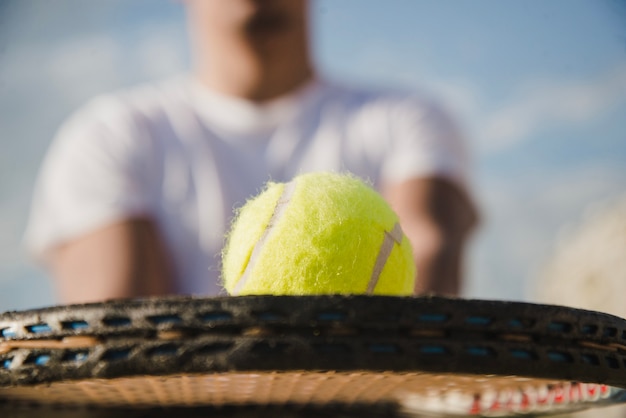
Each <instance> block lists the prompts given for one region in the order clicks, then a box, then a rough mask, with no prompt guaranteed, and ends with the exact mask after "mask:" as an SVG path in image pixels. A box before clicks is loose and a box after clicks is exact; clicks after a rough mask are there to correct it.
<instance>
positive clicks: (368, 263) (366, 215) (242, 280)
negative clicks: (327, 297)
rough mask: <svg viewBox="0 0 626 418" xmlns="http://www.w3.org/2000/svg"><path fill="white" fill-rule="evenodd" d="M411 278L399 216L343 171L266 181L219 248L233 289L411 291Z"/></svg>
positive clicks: (227, 283)
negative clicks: (286, 180)
mask: <svg viewBox="0 0 626 418" xmlns="http://www.w3.org/2000/svg"><path fill="white" fill-rule="evenodd" d="M415 277H416V272H415V263H414V261H413V255H412V250H411V245H410V243H409V240H408V239H407V238H406V236H405V235H404V233H403V232H402V229H401V228H400V223H399V220H398V216H397V215H396V214H395V213H394V211H393V210H392V209H391V208H390V207H389V205H388V204H387V202H386V201H385V200H384V199H383V198H382V197H381V196H380V195H379V194H378V193H377V192H376V191H374V190H373V189H372V188H371V187H369V186H368V185H366V184H365V183H364V182H363V181H361V180H359V179H357V178H356V177H354V176H352V175H347V174H335V173H310V174H303V175H300V176H298V177H296V178H295V179H294V180H293V181H291V182H289V183H286V184H285V183H272V182H270V183H268V184H267V186H266V188H265V190H264V191H263V192H262V193H261V194H260V195H258V196H257V197H255V198H253V199H252V200H250V201H248V202H247V203H246V204H245V206H244V207H243V208H241V209H240V210H239V212H238V214H237V216H236V219H235V221H234V222H233V226H232V230H231V232H230V234H229V236H228V239H227V244H226V246H225V249H224V252H223V254H222V279H223V284H224V287H225V288H226V290H227V291H228V292H229V293H230V294H231V295H250V294H257V295H258V294H272V295H311V294H377V295H411V294H412V293H413V288H414V282H415Z"/></svg>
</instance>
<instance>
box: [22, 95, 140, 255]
mask: <svg viewBox="0 0 626 418" xmlns="http://www.w3.org/2000/svg"><path fill="white" fill-rule="evenodd" d="M136 122H137V121H136V120H134V118H133V115H132V114H131V113H128V112H125V111H124V109H123V106H122V105H121V104H120V102H119V101H118V100H116V99H115V98H112V97H111V98H100V99H96V100H94V101H93V102H91V103H90V104H88V105H87V106H85V107H84V108H83V109H81V110H79V111H78V112H77V113H76V114H74V115H73V116H72V117H71V118H70V119H69V120H68V121H67V122H66V123H65V124H64V125H63V126H62V127H61V129H60V130H59V132H58V133H57V135H56V137H55V138H54V140H53V142H52V145H51V147H50V149H49V151H48V154H47V155H46V157H45V159H44V162H43V164H42V167H41V170H40V173H39V178H38V181H37V184H36V187H35V192H34V196H33V200H32V207H31V213H30V219H29V223H28V225H27V229H26V234H25V238H24V240H25V245H26V247H27V249H28V250H29V251H30V252H32V253H33V255H34V256H36V257H41V256H42V255H44V254H45V252H46V251H47V250H49V249H51V248H52V247H54V246H55V245H57V244H60V243H62V242H65V241H68V240H71V239H73V238H77V237H79V236H82V235H84V234H88V233H89V232H92V231H94V230H96V229H98V228H100V227H103V226H106V225H108V224H111V223H114V222H116V221H119V220H122V219H128V218H130V217H135V216H143V215H149V214H150V212H151V210H152V208H151V201H152V197H151V196H152V190H151V189H150V186H149V184H147V177H148V176H149V172H148V170H146V163H145V161H144V160H142V159H141V158H140V157H141V154H142V151H143V153H145V150H142V149H141V146H142V143H141V142H142V141H141V135H140V132H139V130H138V128H137V125H138V124H137V123H136Z"/></svg>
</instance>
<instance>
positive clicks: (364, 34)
mask: <svg viewBox="0 0 626 418" xmlns="http://www.w3.org/2000/svg"><path fill="white" fill-rule="evenodd" d="M312 4H313V6H312V7H313V23H314V24H313V34H314V36H313V41H314V51H315V57H316V61H317V63H318V68H319V69H320V72H321V73H323V74H325V75H326V76H328V77H332V78H337V79H340V80H345V81H348V80H349V81H350V82H351V83H358V84H372V85H388V86H394V87H406V88H410V89H414V90H419V91H424V92H426V93H428V94H431V95H434V96H436V97H438V98H439V99H440V101H442V102H443V103H444V104H445V105H446V106H447V107H448V108H449V109H450V110H451V111H452V112H454V114H455V116H456V117H457V118H458V120H459V122H460V123H461V125H462V126H463V127H464V128H465V131H466V133H467V138H468V143H469V145H470V148H471V150H472V152H473V155H474V169H475V170H474V179H473V184H474V189H475V192H476V199H477V201H478V203H479V205H480V207H481V210H482V213H483V224H482V226H481V229H480V230H479V232H478V233H477V234H476V236H475V237H474V240H473V242H472V249H471V251H470V254H469V257H468V264H467V287H466V295H468V296H472V297H483V298H498V299H514V300H528V299H532V298H533V294H532V292H531V289H532V288H533V286H534V284H535V282H536V280H537V277H538V275H539V273H540V271H541V267H542V265H543V264H545V262H546V261H547V260H548V259H549V258H550V256H551V252H552V251H553V250H554V246H555V245H556V243H557V242H558V241H559V240H560V239H563V236H564V232H563V231H566V230H567V229H568V228H571V227H572V225H576V224H577V223H579V222H580V221H581V220H582V219H584V218H585V216H586V214H587V213H588V212H589V211H592V210H593V208H594V207H595V206H598V205H601V204H604V203H606V202H610V201H611V200H613V199H617V198H618V197H619V196H621V195H624V194H626V1H624V0H550V1H546V0H509V1H501V0H473V1H461V0H439V1H423V0H394V1H387V2H383V1H380V0H378V1H374V0H316V1H313V3H312ZM188 63H189V53H188V50H187V44H186V33H185V28H184V19H183V10H182V7H181V5H180V2H178V1H171V0H132V1H130V0H106V1H105V0H97V1H95V0H94V1H89V2H85V1H82V0H54V1H41V0H19V1H18V0H4V1H3V2H2V3H0V149H1V150H2V152H0V311H2V310H6V309H20V308H27V307H33V306H41V305H46V304H51V303H53V296H52V293H51V287H50V284H49V280H48V278H47V277H46V275H45V273H44V272H43V271H42V270H41V269H40V268H38V267H36V266H35V265H34V264H33V263H32V262H31V261H30V260H29V259H28V257H27V256H26V255H25V254H24V253H23V251H22V250H21V248H20V238H21V234H22V232H23V228H24V225H25V222H26V213H27V210H28V205H29V199H30V193H31V189H32V186H33V182H34V179H35V177H36V173H37V170H38V166H39V163H40V161H41V158H42V157H43V155H44V153H45V150H46V148H47V146H48V144H49V141H50V139H51V136H52V135H53V133H54V131H55V129H56V128H57V127H58V125H59V124H60V123H61V121H62V120H63V119H64V118H65V117H67V115H68V114H69V113H70V112H71V111H72V110H73V109H75V108H76V107H77V106H79V105H80V104H81V103H84V102H85V101H86V100H87V99H88V98H89V97H91V96H93V95H94V94H97V93H100V92H104V91H109V90H112V89H117V88H122V87H125V86H129V85H132V84H135V83H138V82H143V81H149V80H155V79H160V78H163V77H168V76H171V75H173V74H176V73H178V72H180V71H183V70H185V69H186V68H188Z"/></svg>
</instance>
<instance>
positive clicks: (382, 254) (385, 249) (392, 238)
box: [366, 222, 404, 295]
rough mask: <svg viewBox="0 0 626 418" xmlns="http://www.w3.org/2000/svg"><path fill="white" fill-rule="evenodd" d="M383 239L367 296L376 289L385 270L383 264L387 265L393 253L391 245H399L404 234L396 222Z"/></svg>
mask: <svg viewBox="0 0 626 418" xmlns="http://www.w3.org/2000/svg"><path fill="white" fill-rule="evenodd" d="M384 235H385V238H384V239H383V243H382V244H381V245H380V250H378V257H376V263H374V269H373V270H372V276H371V277H370V281H369V282H368V284H367V291H366V293H367V294H368V295H371V294H372V293H374V289H376V285H377V284H378V279H379V278H380V275H381V274H382V272H383V269H384V268H385V264H386V263H387V259H388V258H389V256H390V255H391V251H393V245H394V243H396V244H401V243H402V238H403V237H404V233H403V232H402V228H401V227H400V223H399V222H396V224H395V225H394V226H393V229H392V230H391V231H385V232H384Z"/></svg>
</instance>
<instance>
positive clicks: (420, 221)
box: [382, 178, 478, 295]
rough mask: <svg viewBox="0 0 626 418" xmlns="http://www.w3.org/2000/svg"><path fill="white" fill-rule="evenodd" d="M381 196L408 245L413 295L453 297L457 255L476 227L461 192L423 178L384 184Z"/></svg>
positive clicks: (458, 279)
mask: <svg viewBox="0 0 626 418" xmlns="http://www.w3.org/2000/svg"><path fill="white" fill-rule="evenodd" d="M382 194H383V195H384V197H385V198H386V199H387V201H388V202H389V203H390V205H391V206H392V208H393V209H394V210H395V211H396V213H397V214H398V216H399V217H400V224H401V225H402V229H403V230H404V233H405V234H406V235H407V237H408V238H409V240H410V241H411V244H412V246H413V254H414V257H415V263H416V265H417V281H416V286H415V294H423V293H437V294H448V295H457V294H459V291H460V289H461V284H462V283H461V267H462V255H463V252H464V249H465V244H466V241H467V239H468V237H469V234H470V232H471V230H472V228H473V227H474V226H475V225H476V224H477V222H478V216H477V212H476V210H475V208H474V206H473V205H472V203H471V202H470V200H469V198H468V197H467V195H466V194H465V192H464V191H463V190H461V189H460V188H459V187H458V186H456V185H455V184H453V183H452V182H450V181H448V180H445V179H441V178H424V179H411V180H407V181H404V182H401V183H396V184H388V185H385V186H383V190H382Z"/></svg>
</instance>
